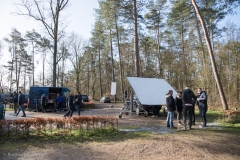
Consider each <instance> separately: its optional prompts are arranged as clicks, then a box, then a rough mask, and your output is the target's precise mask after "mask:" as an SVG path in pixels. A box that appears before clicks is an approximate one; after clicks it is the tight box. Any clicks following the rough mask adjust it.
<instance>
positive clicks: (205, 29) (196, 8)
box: [192, 0, 228, 110]
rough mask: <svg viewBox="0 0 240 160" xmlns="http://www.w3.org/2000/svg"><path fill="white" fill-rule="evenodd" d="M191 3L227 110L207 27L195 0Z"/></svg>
mask: <svg viewBox="0 0 240 160" xmlns="http://www.w3.org/2000/svg"><path fill="white" fill-rule="evenodd" d="M192 4H193V6H194V8H195V11H196V13H197V15H198V17H199V20H200V22H201V25H202V28H203V32H204V36H205V39H206V43H207V47H208V52H209V56H210V60H211V64H212V69H213V74H214V77H215V80H216V83H217V86H218V91H219V94H220V98H221V101H222V105H223V109H225V110H227V109H228V105H227V101H226V98H225V95H224V92H223V88H222V85H221V81H220V78H219V75H218V71H217V67H216V62H215V59H214V56H213V50H212V47H211V42H210V39H209V36H208V32H207V28H206V25H205V22H204V20H203V18H202V16H201V13H200V12H199V9H198V6H197V4H196V2H195V0H192Z"/></svg>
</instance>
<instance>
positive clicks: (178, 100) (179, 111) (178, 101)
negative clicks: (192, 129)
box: [175, 92, 183, 125]
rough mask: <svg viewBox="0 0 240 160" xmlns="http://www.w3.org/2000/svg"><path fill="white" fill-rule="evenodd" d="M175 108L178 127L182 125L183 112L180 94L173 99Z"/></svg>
mask: <svg viewBox="0 0 240 160" xmlns="http://www.w3.org/2000/svg"><path fill="white" fill-rule="evenodd" d="M175 103H176V108H177V120H178V125H182V122H181V119H182V111H183V102H182V92H178V94H177V96H176V98H175Z"/></svg>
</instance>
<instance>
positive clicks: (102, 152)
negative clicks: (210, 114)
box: [0, 104, 240, 160]
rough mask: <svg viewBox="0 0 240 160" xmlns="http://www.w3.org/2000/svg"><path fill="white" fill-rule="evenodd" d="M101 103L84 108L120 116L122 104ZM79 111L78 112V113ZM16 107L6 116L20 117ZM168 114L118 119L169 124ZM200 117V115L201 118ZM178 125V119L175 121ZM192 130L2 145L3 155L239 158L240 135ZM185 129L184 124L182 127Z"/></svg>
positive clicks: (7, 158) (95, 159) (94, 159)
mask: <svg viewBox="0 0 240 160" xmlns="http://www.w3.org/2000/svg"><path fill="white" fill-rule="evenodd" d="M110 106H111V104H97V105H96V109H91V110H84V111H82V113H81V114H82V115H109V116H114V117H116V118H118V115H119V112H120V110H121V107H122V105H121V104H118V105H115V107H114V109H111V107H110ZM26 113H27V117H28V118H30V117H36V116H38V117H39V116H41V117H62V116H63V115H64V112H57V113H51V112H49V113H36V112H26ZM74 114H76V113H74ZM17 118H20V117H14V116H13V112H12V111H7V112H6V119H17ZM165 118H166V117H165V116H164V115H163V113H160V117H155V118H153V117H151V116H148V117H144V116H142V115H140V116H138V115H132V116H130V115H125V114H123V117H122V118H121V119H118V123H119V127H120V128H121V127H124V126H139V127H152V126H159V127H162V128H164V127H165ZM197 120H199V118H198V119H197ZM198 124H200V122H198ZM175 125H176V126H177V123H175ZM193 128H194V130H192V131H189V130H188V131H178V129H175V130H174V131H173V132H172V133H168V134H161V133H160V134H154V135H153V136H152V137H151V138H149V139H146V138H144V139H141V138H136V139H124V140H122V141H111V142H89V143H84V144H82V143H74V144H59V143H57V144H46V145H43V147H35V146H29V147H21V146H20V145H19V147H17V149H16V150H7V149H4V148H1V147H0V159H4V160H12V159H24V160H25V159H26V160H38V159H39V160H40V159H44V160H65V159H73V160H75V159H83V160H139V159H147V160H158V159H166V160H169V159H173V160H175V159H193V160H195V159H196V160H198V159H199V160H200V159H201V160H202V159H206V160H211V159H213V160H214V159H216V160H221V159H222V160H225V159H227V160H232V159H234V160H239V159H240V135H236V134H227V133H223V132H218V130H217V129H216V131H214V130H213V131H211V132H210V131H207V130H201V129H199V128H198V126H197V125H196V126H194V127H193ZM179 129H181V128H179Z"/></svg>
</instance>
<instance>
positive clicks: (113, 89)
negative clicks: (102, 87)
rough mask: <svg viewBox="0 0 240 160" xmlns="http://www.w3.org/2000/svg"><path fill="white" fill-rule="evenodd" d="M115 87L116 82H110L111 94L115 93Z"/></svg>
mask: <svg viewBox="0 0 240 160" xmlns="http://www.w3.org/2000/svg"><path fill="white" fill-rule="evenodd" d="M116 88H117V84H116V82H112V83H111V95H113V96H114V95H116Z"/></svg>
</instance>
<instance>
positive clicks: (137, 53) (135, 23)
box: [133, 0, 140, 77]
mask: <svg viewBox="0 0 240 160" xmlns="http://www.w3.org/2000/svg"><path fill="white" fill-rule="evenodd" d="M133 21H134V49H135V55H136V62H135V71H136V76H137V77H140V65H139V49H138V30H137V0H133Z"/></svg>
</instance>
